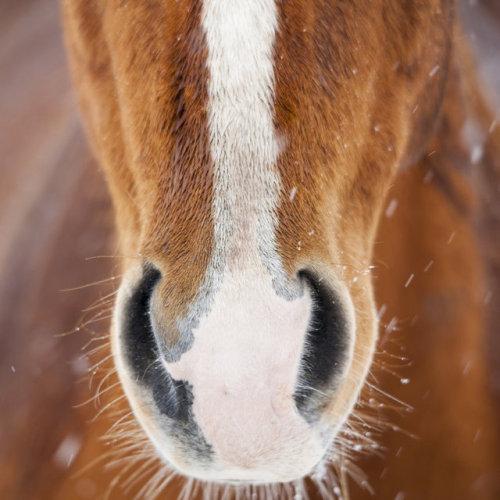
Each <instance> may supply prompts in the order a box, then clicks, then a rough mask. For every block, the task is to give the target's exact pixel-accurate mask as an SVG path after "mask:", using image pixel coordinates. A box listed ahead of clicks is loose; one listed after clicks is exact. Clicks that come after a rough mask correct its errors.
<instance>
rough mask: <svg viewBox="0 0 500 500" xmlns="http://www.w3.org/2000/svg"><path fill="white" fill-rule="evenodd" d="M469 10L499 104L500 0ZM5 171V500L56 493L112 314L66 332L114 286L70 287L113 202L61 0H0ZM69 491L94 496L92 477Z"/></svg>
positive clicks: (102, 240) (89, 268)
mask: <svg viewBox="0 0 500 500" xmlns="http://www.w3.org/2000/svg"><path fill="white" fill-rule="evenodd" d="M463 9H464V12H465V15H464V19H465V21H466V25H467V28H468V30H469V33H470V36H471V38H472V41H473V43H474V45H475V46H476V47H477V49H478V53H479V54H480V61H481V71H482V73H483V75H484V77H485V81H486V82H487V85H488V86H489V87H490V91H491V96H492V100H494V101H495V100H496V103H497V106H498V109H500V105H499V104H498V103H500V69H499V65H500V28H499V26H500V0H489V1H487V0H484V1H479V0H477V1H469V0H466V1H464V2H463ZM0 179H1V180H0V276H1V280H0V498H2V499H5V500H10V499H16V500H17V499H23V500H24V499H38V498H40V499H45V498H52V493H51V492H52V487H53V485H54V484H56V483H57V482H58V481H62V480H63V478H65V477H66V476H67V474H68V470H69V469H70V468H71V464H72V462H73V461H74V459H75V457H76V456H77V455H78V453H79V451H80V449H81V447H82V440H83V439H84V436H85V432H86V428H87V425H88V423H87V421H88V419H89V418H90V417H91V415H92V413H93V412H95V409H94V408H93V406H92V405H86V406H84V407H83V408H77V407H75V406H76V405H78V404H79V403H82V402H83V401H85V400H86V399H87V398H89V397H90V396H91V394H92V392H91V391H89V388H88V384H87V383H85V382H83V383H82V382H80V383H78V380H80V379H81V378H82V376H83V375H84V374H85V373H86V371H87V369H88V366H89V361H88V359H87V358H86V357H85V355H83V351H82V348H83V347H84V346H85V344H87V342H88V341H89V338H90V336H91V335H92V334H97V335H100V334H101V333H105V332H106V328H107V324H108V321H109V320H108V319H106V315H104V319H103V320H102V321H96V322H95V323H91V324H89V325H88V326H87V327H86V329H85V332H80V333H76V334H72V335H68V336H61V334H62V333H64V332H68V331H71V330H72V329H74V328H75V326H77V325H78V324H79V321H80V320H81V317H82V309H84V308H85V306H87V305H89V304H91V303H92V302H93V301H95V300H97V299H99V297H102V296H104V295H106V294H107V293H109V292H110V289H112V287H111V288H110V287H109V286H108V285H106V284H104V285H96V286H89V287H85V288H80V289H78V290H75V291H63V290H65V289H68V288H74V287H79V286H81V285H86V284H90V283H92V282H94V281H100V280H103V279H105V278H108V277H111V276H113V274H114V273H115V272H116V271H115V269H114V267H115V263H114V260H113V258H109V257H108V256H110V255H112V254H113V251H114V250H113V241H112V237H111V234H112V229H111V227H112V214H111V211H110V206H109V200H108V196H107V193H106V188H105V184H104V179H103V178H102V175H101V173H100V171H99V169H98V167H97V166H96V165H95V163H94V162H93V160H92V158H91V155H90V153H89V150H88V147H87V145H86V142H85V139H84V137H83V132H82V128H81V125H80V123H79V120H78V116H77V110H76V106H75V102H74V98H73V95H72V92H71V88H70V81H69V77H68V72H67V69H66V61H65V54H64V49H63V43H62V35H61V26H60V19H59V12H58V2H57V1H56V0H22V1H21V0H2V1H1V2H0ZM89 257H90V258H91V259H89ZM93 257H96V258H93ZM87 317H88V315H87ZM492 345H493V346H496V345H498V342H492ZM493 349H495V347H494V348H493ZM495 356H497V355H496V354H495V353H494V352H493V355H492V357H493V363H492V367H491V370H490V371H491V373H492V379H491V386H492V390H493V391H496V392H497V395H498V394H499V393H500V368H496V367H495V362H494V361H495V359H496V360H500V356H497V357H496V358H495ZM499 364H500V363H499ZM74 495H75V498H98V497H99V494H98V488H97V486H96V485H95V484H93V483H92V481H91V480H89V479H86V478H80V479H77V480H75V488H74Z"/></svg>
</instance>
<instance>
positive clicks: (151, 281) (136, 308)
mask: <svg viewBox="0 0 500 500" xmlns="http://www.w3.org/2000/svg"><path fill="white" fill-rule="evenodd" d="M160 279H161V273H160V271H158V269H156V268H155V267H153V266H151V265H147V266H145V267H144V272H143V276H142V279H141V280H140V282H139V283H138V284H137V286H136V288H135V290H134V291H133V293H132V295H131V296H130V298H129V300H128V301H127V304H126V307H125V308H124V310H123V324H122V332H123V337H124V345H125V346H126V355H127V360H128V362H129V364H130V365H131V366H133V367H134V371H135V375H136V378H137V379H138V380H139V381H140V380H141V379H143V378H144V377H146V376H147V373H148V371H149V369H150V367H151V364H152V363H154V361H155V359H156V342H155V339H154V334H153V329H152V327H151V318H150V302H151V296H152V295H153V291H154V289H155V287H156V284H157V283H158V281H160Z"/></svg>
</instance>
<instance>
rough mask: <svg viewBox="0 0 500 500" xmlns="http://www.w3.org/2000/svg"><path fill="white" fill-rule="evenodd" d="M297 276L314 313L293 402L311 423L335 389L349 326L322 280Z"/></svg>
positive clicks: (303, 273) (309, 274)
mask: <svg viewBox="0 0 500 500" xmlns="http://www.w3.org/2000/svg"><path fill="white" fill-rule="evenodd" d="M299 277H300V278H302V279H303V280H305V281H306V282H307V284H308V287H309V290H310V293H311V297H312V301H313V311H312V315H311V320H310V322H309V326H308V331H307V334H306V340H305V345H304V350H303V353H302V359H301V368H300V372H299V381H298V387H297V390H296V391H295V394H294V399H295V404H296V405H297V408H298V409H299V411H300V412H301V413H302V414H303V415H304V416H305V417H306V418H307V419H308V420H310V419H314V415H315V414H317V411H318V410H320V409H321V408H322V407H323V406H324V405H326V404H327V403H328V401H329V399H330V396H331V393H332V391H333V390H335V377H336V376H337V375H339V374H340V373H341V372H342V369H343V366H344V362H345V359H346V356H347V348H348V344H349V339H348V325H347V319H346V315H345V312H344V310H343V307H342V306H341V304H340V301H339V300H338V299H337V298H336V295H335V294H334V292H333V290H331V289H330V288H329V287H328V286H327V285H326V284H325V283H324V282H323V281H322V279H320V278H318V277H317V276H316V275H315V274H313V273H312V272H310V271H306V270H304V271H300V272H299Z"/></svg>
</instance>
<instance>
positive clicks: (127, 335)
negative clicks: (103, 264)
mask: <svg viewBox="0 0 500 500" xmlns="http://www.w3.org/2000/svg"><path fill="white" fill-rule="evenodd" d="M160 279H161V273H160V271H158V270H157V269H156V268H154V267H153V266H151V265H147V266H146V267H145V268H144V272H143V277H142V280H141V281H140V282H139V283H138V285H137V287H136V289H135V290H134V292H133V293H132V295H131V297H130V298H129V300H128V301H127V303H126V306H125V311H124V315H123V317H124V320H123V323H122V325H121V334H122V336H123V346H124V351H125V352H124V354H125V358H126V360H127V364H128V367H129V368H130V369H131V370H132V372H133V374H134V378H135V382H136V383H137V384H138V385H141V386H142V387H143V388H144V389H146V390H150V391H151V395H152V397H153V400H154V402H155V404H156V407H157V409H158V411H159V413H160V415H161V417H162V423H163V424H164V425H165V432H166V434H167V435H168V436H170V437H175V439H176V440H177V441H179V442H180V443H181V444H182V445H183V447H184V448H185V451H186V453H188V454H189V455H190V456H193V453H194V456H195V457H196V459H197V460H199V461H205V462H207V461H210V457H211V455H212V448H211V446H210V444H209V443H207V441H206V440H205V438H204V437H203V435H202V432H201V430H200V428H199V426H198V425H197V424H196V422H195V420H194V417H193V412H192V405H193V400H194V396H193V391H192V387H191V386H190V385H189V384H188V382H186V381H184V380H175V379H174V378H172V377H171V376H170V374H169V373H168V372H167V370H166V369H165V367H164V365H163V363H162V362H161V359H160V354H159V349H158V345H157V342H156V339H155V336H154V333H153V329H152V326H151V318H150V303H151V296H152V294H153V291H154V289H155V287H156V285H157V283H158V282H159V280H160Z"/></svg>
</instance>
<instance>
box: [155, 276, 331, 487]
mask: <svg viewBox="0 0 500 500" xmlns="http://www.w3.org/2000/svg"><path fill="white" fill-rule="evenodd" d="M311 307H312V304H311V298H310V295H309V293H304V294H303V296H302V297H301V298H300V299H297V300H293V301H288V300H286V299H284V298H282V297H279V296H278V295H277V294H276V292H275V291H274V289H273V287H272V283H271V277H270V276H269V274H268V273H267V271H266V270H265V269H264V268H263V267H262V268H261V271H260V273H259V274H257V275H256V274H255V268H252V269H251V270H248V271H247V272H243V271H241V272H240V273H239V274H238V275H233V274H226V276H225V278H224V282H223V284H222V287H221V289H220V290H219V292H218V293H217V295H216V297H215V300H214V303H213V306H212V309H211V312H210V314H209V315H208V316H206V317H204V318H203V319H202V320H201V321H200V324H199V327H198V328H197V329H196V330H195V331H194V337H195V341H194V344H193V346H192V347H191V349H190V350H189V351H188V352H186V353H185V354H183V355H182V357H181V359H180V360H179V361H178V362H176V363H168V364H167V363H165V366H166V369H167V370H168V372H169V373H170V374H171V375H172V376H173V377H174V379H177V380H187V381H188V382H189V383H190V384H191V386H192V388H193V394H194V403H193V415H194V419H195V421H196V423H197V424H198V425H199V426H200V429H201V431H202V433H203V436H204V437H205V439H206V440H207V441H208V443H210V445H211V446H212V448H213V451H214V457H213V458H214V464H213V465H214V470H213V471H212V474H213V475H214V476H215V477H216V478H218V479H232V478H233V477H234V478H238V479H247V480H252V479H253V480H257V479H258V480H259V481H283V480H286V479H287V478H289V479H294V478H296V477H300V476H302V475H304V474H306V473H308V472H309V470H310V468H311V467H312V466H313V465H314V464H315V463H316V462H318V461H319V460H320V458H321V456H322V454H323V452H324V448H323V446H322V443H321V442H320V438H319V436H318V434H317V433H316V432H315V431H313V429H312V428H311V427H310V426H309V425H308V424H307V423H306V421H305V420H304V419H303V417H302V416H301V415H299V413H298V411H297V409H296V407H295V402H294V399H293V393H294V392H295V388H296V384H297V376H298V367H299V364H300V359H301V354H302V349H303V347H304V337H305V333H306V331H307V327H308V322H309V318H310V315H311ZM221 474H223V475H222V476H221Z"/></svg>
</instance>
